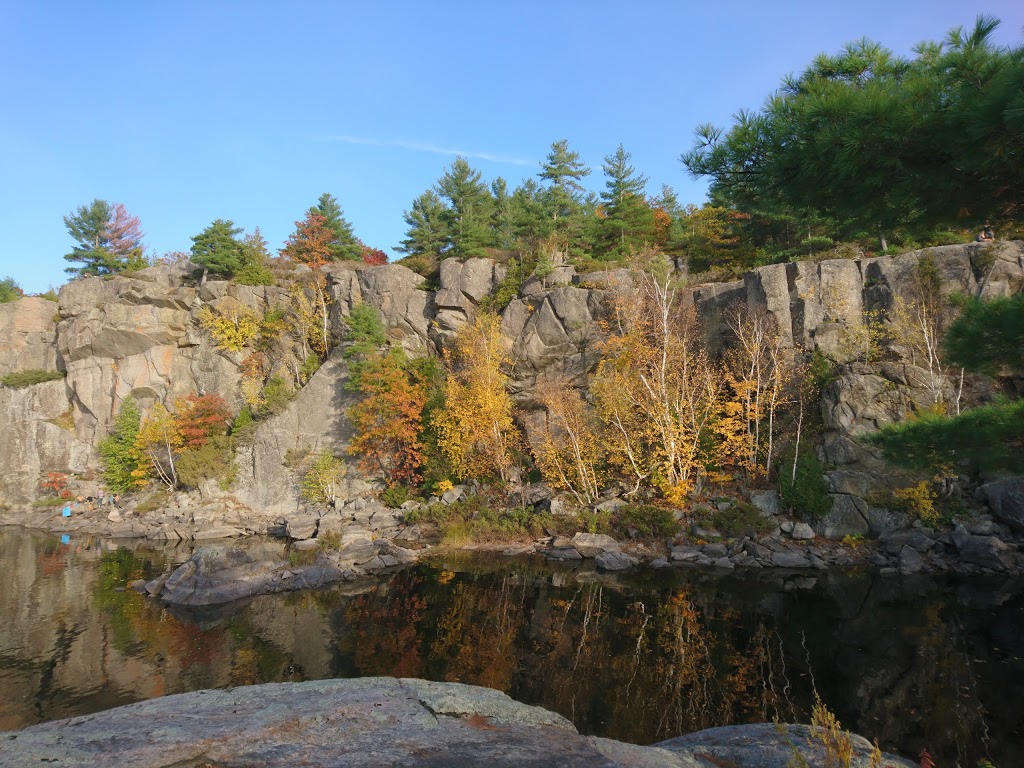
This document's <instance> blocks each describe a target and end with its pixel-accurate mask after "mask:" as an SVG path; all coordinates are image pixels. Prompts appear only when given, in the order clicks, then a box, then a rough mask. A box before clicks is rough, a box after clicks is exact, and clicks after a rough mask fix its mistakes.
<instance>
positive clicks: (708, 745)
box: [655, 723, 916, 768]
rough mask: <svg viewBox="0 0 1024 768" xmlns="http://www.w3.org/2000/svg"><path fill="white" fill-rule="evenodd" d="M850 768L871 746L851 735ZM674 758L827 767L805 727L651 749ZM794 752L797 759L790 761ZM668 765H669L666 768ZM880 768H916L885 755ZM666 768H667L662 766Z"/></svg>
mask: <svg viewBox="0 0 1024 768" xmlns="http://www.w3.org/2000/svg"><path fill="white" fill-rule="evenodd" d="M850 741H851V743H852V746H853V756H852V757H853V762H852V763H851V764H852V765H858V766H866V765H868V764H869V763H870V762H871V753H872V752H873V751H874V745H873V744H872V743H871V742H870V741H868V740H867V739H865V738H864V737H863V736H858V735H856V734H851V737H850ZM655 746H656V747H658V748H660V749H664V750H667V751H669V752H671V753H673V754H674V755H693V756H695V757H696V758H697V759H698V760H699V761H700V762H701V763H703V764H704V765H707V766H712V765H713V766H720V767H721V768H727V767H728V768H786V766H790V765H807V766H815V767H816V766H825V765H831V764H833V763H832V758H829V757H827V756H826V751H825V748H824V746H823V745H822V744H821V742H820V740H818V739H815V738H813V737H812V730H811V727H810V726H807V725H782V724H776V723H757V724H754V725H726V726H722V727H720V728H708V729H706V730H703V731H697V732H696V733H690V734H687V735H685V736H679V737H677V738H675V739H669V740H668V741H662V742H660V743H658V744H656V745H655ZM794 751H796V752H798V753H799V759H795V758H794ZM668 765H671V764H668ZM881 766H882V767H883V768H916V763H913V762H911V761H909V760H903V759H902V758H899V757H895V756H893V755H889V754H883V755H882V763H881ZM666 768H667V766H666Z"/></svg>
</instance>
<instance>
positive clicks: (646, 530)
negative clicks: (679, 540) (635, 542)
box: [612, 504, 679, 539]
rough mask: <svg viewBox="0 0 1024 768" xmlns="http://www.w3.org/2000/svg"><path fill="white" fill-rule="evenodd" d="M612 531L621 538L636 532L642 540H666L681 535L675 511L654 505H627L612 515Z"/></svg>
mask: <svg viewBox="0 0 1024 768" xmlns="http://www.w3.org/2000/svg"><path fill="white" fill-rule="evenodd" d="M612 529H613V531H614V532H615V533H616V534H618V535H620V536H629V535H631V532H636V535H637V537H638V538H641V539H664V538H666V537H669V536H675V535H676V534H677V533H679V522H678V521H677V520H676V514H675V511H674V510H672V509H668V508H666V507H658V506H655V505H653V504H626V505H625V506H622V507H619V508H618V509H617V510H615V512H614V514H613V515H612Z"/></svg>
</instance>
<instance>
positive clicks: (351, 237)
mask: <svg viewBox="0 0 1024 768" xmlns="http://www.w3.org/2000/svg"><path fill="white" fill-rule="evenodd" d="M307 213H309V214H318V215H320V216H322V217H323V219H324V225H325V226H326V227H327V228H328V229H329V230H330V232H331V235H332V237H331V239H330V243H329V245H330V248H329V252H330V256H329V259H328V260H329V261H358V260H359V259H360V258H361V257H362V243H360V242H359V240H358V239H357V238H356V236H355V234H353V232H352V225H351V224H349V223H348V220H347V219H346V218H345V212H344V211H342V210H341V206H340V205H338V200H337V199H336V198H335V197H334V196H333V195H330V194H328V193H327V192H324V193H323V194H322V195H320V197H319V198H317V201H316V205H314V206H312V207H311V208H310V209H309V211H308V212H307Z"/></svg>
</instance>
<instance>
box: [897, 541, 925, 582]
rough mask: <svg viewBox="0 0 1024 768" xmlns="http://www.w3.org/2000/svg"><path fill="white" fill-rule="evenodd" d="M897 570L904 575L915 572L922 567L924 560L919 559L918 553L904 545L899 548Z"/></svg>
mask: <svg viewBox="0 0 1024 768" xmlns="http://www.w3.org/2000/svg"><path fill="white" fill-rule="evenodd" d="M898 567H899V572H900V573H902V574H903V575H904V576H909V575H910V574H913V573H917V572H918V571H920V570H921V569H922V568H923V567H924V560H922V559H921V555H920V553H919V552H918V551H917V550H916V549H914V548H913V547H910V546H904V547H903V549H901V550H900V555H899V561H898Z"/></svg>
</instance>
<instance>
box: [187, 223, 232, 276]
mask: <svg viewBox="0 0 1024 768" xmlns="http://www.w3.org/2000/svg"><path fill="white" fill-rule="evenodd" d="M241 233H242V228H241V227H236V226H235V222H233V221H231V220H228V221H225V220H224V219H217V220H216V221H214V222H213V223H212V224H210V226H208V227H207V228H206V229H204V230H203V231H202V232H200V233H199V234H198V235H196V236H195V237H193V238H191V240H192V261H194V262H195V263H196V264H199V265H200V266H201V267H203V268H204V269H208V270H209V271H210V272H214V273H216V274H219V275H225V276H227V277H232V276H233V275H234V274H235V273H236V272H237V271H238V270H239V269H241V267H242V261H243V260H242V243H241V242H239V240H238V235H240V234H241Z"/></svg>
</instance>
